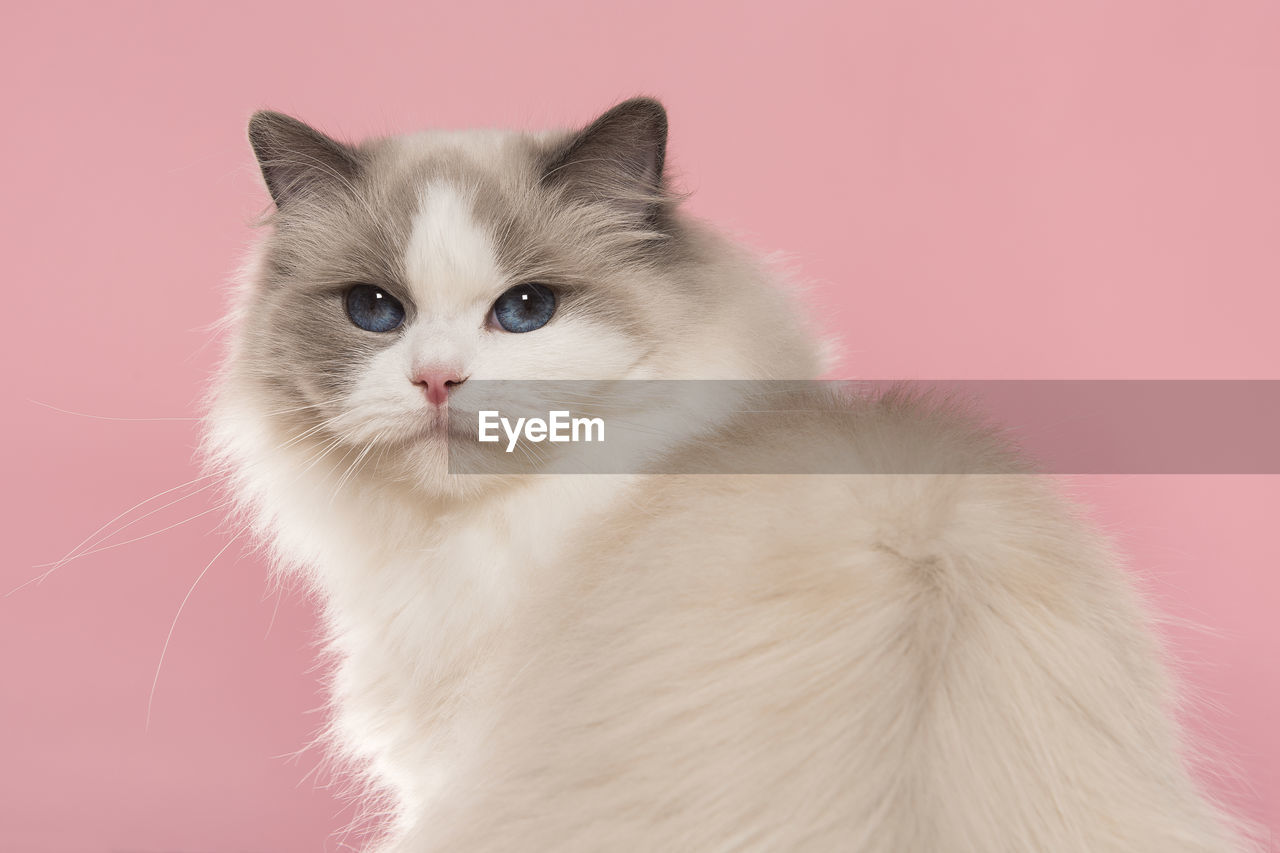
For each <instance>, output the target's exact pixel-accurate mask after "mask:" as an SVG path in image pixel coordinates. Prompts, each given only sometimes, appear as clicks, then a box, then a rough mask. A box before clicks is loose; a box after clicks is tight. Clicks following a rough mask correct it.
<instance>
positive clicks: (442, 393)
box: [413, 367, 467, 406]
mask: <svg viewBox="0 0 1280 853" xmlns="http://www.w3.org/2000/svg"><path fill="white" fill-rule="evenodd" d="M466 381H467V377H465V376H463V375H462V371H460V370H457V369H456V368H451V367H427V368H423V369H421V370H417V371H414V374H413V384H414V385H417V386H418V387H419V388H421V389H422V393H424V394H426V395H427V402H429V403H431V404H432V405H433V406H442V405H444V404H445V403H447V402H448V401H449V392H450V391H452V390H453V389H454V388H457V387H458V386H459V385H461V384H462V383H463V382H466Z"/></svg>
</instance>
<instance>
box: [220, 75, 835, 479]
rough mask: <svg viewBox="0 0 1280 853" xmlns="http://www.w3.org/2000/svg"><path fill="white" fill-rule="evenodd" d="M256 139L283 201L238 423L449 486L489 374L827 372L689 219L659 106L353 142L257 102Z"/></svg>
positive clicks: (245, 338) (234, 395) (781, 304)
mask: <svg viewBox="0 0 1280 853" xmlns="http://www.w3.org/2000/svg"><path fill="white" fill-rule="evenodd" d="M249 139H250V142H251V145H252V148H253V151H254V154H255V155H256V157H257V159H258V163H259V165H260V167H261V171H262V175H263V178H264V179H265V183H266V187H267V189H268V191H269V192H270V195H271V197H272V200H273V202H274V206H275V209H274V211H273V213H272V214H271V216H270V217H269V219H268V225H269V232H268V233H267V235H266V236H265V238H264V240H263V242H262V244H261V246H260V247H259V251H258V253H257V254H256V256H255V259H254V262H253V264H252V268H251V270H250V272H249V273H248V275H247V276H246V280H245V282H244V283H243V287H242V288H241V291H240V293H239V295H238V301H237V304H236V307H235V310H234V311H233V314H232V318H231V320H232V324H233V326H234V329H233V344H232V350H231V356H230V359H229V362H228V365H227V368H226V370H225V372H224V375H223V377H222V387H221V389H220V391H219V396H220V398H221V399H222V401H223V403H225V405H223V406H222V410H223V411H224V412H226V411H231V412H233V414H231V415H230V416H224V417H223V418H222V424H221V428H222V430H223V432H227V431H228V430H230V431H232V432H234V430H236V429H242V430H248V431H252V432H254V433H255V434H256V435H259V436H267V437H269V440H270V441H273V442H296V443H297V445H298V446H300V447H305V448H308V449H309V450H310V449H315V448H321V449H322V448H324V447H326V446H328V447H330V448H331V451H332V452H331V454H330V455H331V456H333V457H335V458H338V457H341V458H343V459H346V460H348V461H349V460H350V459H351V458H353V453H356V452H359V451H360V450H361V449H363V452H364V454H365V455H366V456H367V457H369V459H370V460H371V461H372V460H373V459H374V458H376V459H377V460H378V465H382V466H386V465H388V464H390V466H391V468H392V469H395V470H397V471H398V472H399V476H402V477H404V476H407V477H408V478H411V479H419V480H421V481H422V482H424V483H436V484H437V485H440V484H441V483H443V482H444V480H447V479H448V478H444V480H442V479H441V478H439V477H438V473H439V470H440V468H441V465H442V460H443V447H444V443H445V441H446V439H447V423H448V418H447V417H446V411H448V410H450V409H451V410H452V411H454V412H457V411H458V410H460V409H461V410H467V411H475V410H477V409H482V408H485V401H484V400H483V399H478V398H477V397H478V395H477V393H473V392H472V390H471V389H473V388H476V387H477V386H478V385H479V384H480V383H477V382H476V381H475V380H480V379H504V380H520V379H558V380H571V379H596V378H611V379H612V378H645V379H652V378H811V377H813V376H814V375H815V373H816V370H817V358H816V355H815V348H814V346H813V345H812V343H811V341H810V338H809V336H808V335H807V334H806V333H805V332H804V331H803V329H802V325H801V324H800V323H799V322H798V321H797V319H796V317H795V315H794V312H793V311H792V310H791V308H790V306H789V304H788V302H787V300H786V298H785V297H784V296H783V295H782V294H780V293H779V292H778V291H777V290H776V289H775V288H774V287H773V286H772V282H771V281H769V276H768V275H767V274H765V273H764V272H763V270H762V269H761V268H760V267H759V266H757V265H756V264H755V263H754V262H753V261H752V260H751V259H750V258H749V257H748V256H747V255H746V254H744V253H743V252H741V251H740V250H738V249H736V248H735V247H733V246H732V245H731V244H729V243H727V242H725V241H723V240H721V239H720V238H718V237H717V236H715V235H714V234H713V233H712V232H710V231H708V230H707V229H705V228H704V227H702V226H700V225H698V224H696V223H694V222H691V221H690V220H689V219H688V218H687V217H686V216H685V215H684V214H682V213H681V212H680V211H679V210H677V202H678V198H677V196H675V195H674V194H673V193H672V192H671V191H670V189H669V186H668V178H667V175H666V170H665V167H664V164H665V162H666V146H667V115H666V112H665V110H664V109H663V107H662V105H661V104H659V103H658V102H657V101H654V100H651V99H646V98H637V99H633V100H630V101H626V102H624V103H622V104H620V105H618V106H616V107H614V108H613V109H611V110H609V111H608V112H606V113H604V114H603V115H602V116H600V117H599V118H598V119H596V120H595V121H594V122H592V123H591V124H590V125H589V126H587V127H586V128H585V129H583V130H581V131H578V132H567V133H566V132H553V133H539V134H531V133H518V132H500V131H470V132H427V133H421V134H415V135H407V136H401V137H392V138H386V139H378V140H373V141H370V142H367V143H364V144H360V145H351V144H346V143H343V142H339V141H337V140H334V139H332V138H330V137H328V136H325V135H324V134H322V133H320V132H319V131H317V130H315V129H313V128H311V127H309V126H307V125H305V124H303V123H302V122H300V121H297V120H296V119H292V118H289V117H287V116H284V115H281V114H279V113H271V112H262V113H258V114H256V115H255V116H254V117H253V118H252V120H251V122H250V125H249ZM469 383H470V384H469ZM317 452H318V451H317ZM343 453H345V454H346V455H345V456H342V454H343Z"/></svg>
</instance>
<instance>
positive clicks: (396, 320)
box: [347, 284, 404, 332]
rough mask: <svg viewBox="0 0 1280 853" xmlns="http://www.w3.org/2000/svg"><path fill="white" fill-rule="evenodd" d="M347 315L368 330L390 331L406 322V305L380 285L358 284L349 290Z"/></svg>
mask: <svg viewBox="0 0 1280 853" xmlns="http://www.w3.org/2000/svg"><path fill="white" fill-rule="evenodd" d="M347 316H348V317H350V318H351V322H352V323H355V324H356V325H357V326H359V327H360V328H362V329H364V330H365V331H367V332H390V331H394V330H395V329H398V328H400V324H401V323H403V322H404V306H403V305H401V304H400V301H399V300H398V299H396V298H395V297H394V296H392V295H391V294H390V293H387V292H386V291H385V290H383V289H382V288H380V287H374V286H373V285H372V284H357V285H355V286H354V287H352V288H351V289H350V290H348V291H347Z"/></svg>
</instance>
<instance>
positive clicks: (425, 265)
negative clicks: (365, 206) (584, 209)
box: [366, 130, 548, 310]
mask: <svg viewBox="0 0 1280 853" xmlns="http://www.w3.org/2000/svg"><path fill="white" fill-rule="evenodd" d="M547 145H548V142H547V139H546V137H545V136H538V135H533V134H525V133H513V132H505V131H496V130H479V131H476V130H473V131H427V132H422V133H415V134H410V135H406V136H401V137H395V138H392V139H389V140H385V141H383V142H381V143H379V144H378V145H377V146H376V147H374V148H373V149H372V150H371V152H370V153H371V154H372V157H371V162H370V164H369V168H368V172H367V174H366V180H367V181H369V182H370V183H371V184H372V187H371V188H372V189H373V190H374V196H375V198H376V199H377V202H376V203H377V205H378V207H379V208H381V210H380V213H381V215H382V216H386V217H390V218H391V219H393V220H394V221H395V228H394V231H395V233H397V234H398V235H399V237H400V239H399V240H398V241H397V243H398V245H397V246H396V247H395V253H396V254H397V255H399V266H400V268H401V273H402V276H403V284H404V286H405V287H406V289H407V290H408V291H409V292H410V293H411V294H412V296H413V297H414V299H415V301H416V302H418V303H419V304H420V305H424V306H433V307H435V308H438V309H444V308H448V307H450V306H452V307H456V308H458V309H459V310H462V309H465V308H467V307H468V303H470V302H473V301H485V300H489V301H491V300H492V298H493V296H494V290H495V288H497V289H501V288H502V287H503V286H504V285H503V283H504V281H506V279H507V278H508V277H509V275H510V273H511V271H512V261H513V260H514V257H513V256H514V255H515V254H523V251H522V249H521V245H522V240H521V239H520V237H521V232H522V230H523V229H522V227H521V223H523V222H526V221H527V220H528V219H530V218H533V217H534V216H535V214H534V213H533V211H531V210H526V209H525V208H526V207H528V202H529V201H530V199H531V196H536V194H537V192H536V189H535V187H536V184H537V179H538V176H539V175H540V169H541V166H542V163H543V159H544V157H545V153H546V151H547Z"/></svg>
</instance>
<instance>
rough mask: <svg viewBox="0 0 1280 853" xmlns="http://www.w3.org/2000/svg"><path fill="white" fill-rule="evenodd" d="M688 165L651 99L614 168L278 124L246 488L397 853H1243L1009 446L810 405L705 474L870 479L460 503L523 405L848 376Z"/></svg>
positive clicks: (262, 259) (697, 480)
mask: <svg viewBox="0 0 1280 853" xmlns="http://www.w3.org/2000/svg"><path fill="white" fill-rule="evenodd" d="M666 136H667V125H666V114H665V112H664V110H663V108H662V107H661V105H660V104H658V103H657V102H655V101H653V100H649V99H635V100H630V101H627V102H625V103H622V104H620V105H618V106H616V107H614V108H613V109H611V110H609V111H608V112H606V113H605V114H604V115H602V116H601V117H600V118H598V119H597V120H596V121H595V122H593V123H592V124H591V125H590V126H588V127H587V128H585V129H584V130H582V131H580V132H573V133H570V132H553V133H541V134H529V133H506V132H496V131H475V132H460V133H446V132H429V133H422V134H417V135H408V136H402V137H395V138H389V139H380V140H375V141H371V142H367V143H365V144H362V145H358V146H357V145H348V144H344V143H341V142H338V141H335V140H333V139H330V138H328V137H326V136H325V135H323V134H321V133H320V132H318V131H316V130H313V129H312V128H310V127H308V126H306V125H304V124H302V123H301V122H299V121H296V120H294V119H292V118H288V117H286V116H283V115H280V114H277V113H269V112H264V113H259V114H257V115H255V116H254V117H253V119H252V121H251V123H250V125H249V139H250V142H251V144H252V147H253V150H254V152H255V154H256V156H257V159H258V161H259V164H260V166H261V169H262V173H263V176H264V178H265V181H266V186H267V189H268V190H269V192H270V194H271V196H272V199H273V200H274V203H275V207H276V210H275V212H274V213H273V215H272V216H271V218H270V221H269V224H270V228H269V230H268V232H267V234H266V235H265V236H264V238H263V240H262V241H261V243H260V246H259V249H258V251H257V252H256V253H255V255H254V257H253V259H252V261H251V263H250V264H249V267H248V269H247V270H246V273H245V275H244V277H243V281H242V283H241V287H240V288H239V290H238V292H237V295H236V299H235V303H234V308H233V310H232V312H231V315H230V317H229V323H230V326H231V329H232V336H231V346H230V352H229V355H228V358H227V361H226V364H225V366H224V369H223V371H222V373H221V374H220V376H219V378H218V381H217V387H216V389H215V394H214V399H213V405H212V412H211V415H210V419H209V423H210V428H209V436H210V448H211V452H212V458H213V460H214V464H216V465H217V466H220V469H221V470H223V471H225V472H226V473H227V474H228V475H229V476H230V477H231V479H232V481H233V482H234V488H235V490H236V494H237V496H238V497H239V499H240V500H241V505H242V506H243V507H244V509H245V511H246V514H247V516H248V518H249V520H250V521H251V522H252V523H253V524H254V525H256V529H257V530H258V532H259V534H260V535H261V536H262V537H263V538H264V539H265V540H266V541H268V542H269V543H270V544H271V546H272V548H273V551H274V553H275V554H276V556H277V557H278V559H279V562H280V564H281V565H282V567H284V568H285V569H287V570H289V571H294V572H298V573H300V574H301V576H302V577H304V578H305V579H306V580H307V581H308V582H309V584H310V585H311V586H312V588H313V589H314V590H315V591H316V592H317V593H318V596H319V598H320V600H321V601H322V602H323V606H324V616H325V626H326V631H327V637H328V642H329V649H330V650H331V651H332V653H333V655H334V659H335V663H334V673H333V676H332V684H331V689H332V696H333V703H334V717H333V723H332V729H331V731H330V732H329V735H330V739H331V742H332V744H333V746H334V748H335V750H336V751H337V752H338V753H339V754H341V755H342V756H343V757H344V758H346V759H348V760H349V761H350V762H351V763H352V766H353V767H354V768H355V770H357V771H358V772H359V773H360V774H362V775H361V778H362V779H363V780H365V781H366V782H367V785H366V793H365V794H364V796H366V797H367V798H369V799H368V802H370V803H373V805H372V806H371V808H373V809H375V810H377V809H381V810H382V811H381V813H382V814H383V815H384V821H383V830H382V833H381V835H380V836H379V837H378V839H377V840H376V841H374V842H372V843H373V847H372V848H371V849H375V850H377V851H379V853H424V851H499V850H529V851H544V850H787V851H791V850H841V851H885V853H889V852H890V851H893V853H899V851H974V853H996V851H1019V853H1021V851H1089V853H1099V851H1139V850H1140V851H1153V853H1156V852H1157V851H1158V853H1173V851H1223V850H1228V849H1237V845H1238V842H1237V841H1235V840H1234V836H1233V833H1232V830H1231V829H1230V822H1229V821H1228V820H1227V819H1226V818H1224V817H1223V816H1221V815H1220V814H1219V812H1217V811H1216V810H1215V808H1214V807H1213V806H1212V805H1211V804H1210V803H1209V802H1208V801H1207V800H1206V799H1205V798H1204V797H1202V796H1201V795H1200V794H1199V793H1198V792H1197V790H1196V788H1195V785H1194V784H1193V782H1192V780H1191V778H1190V776H1189V774H1188V772H1187V770H1186V769H1185V767H1184V766H1183V762H1182V757H1181V748H1180V743H1179V739H1178V733H1177V730H1176V726H1175V723H1174V722H1173V720H1172V716H1171V714H1172V704H1173V697H1172V694H1171V689H1170V686H1169V684H1168V681H1167V679H1166V676H1165V673H1164V670H1163V667H1162V664H1161V661H1160V655H1159V650H1158V647H1157V645H1156V643H1155V641H1154V640H1153V638H1152V636H1151V635H1150V633H1149V631H1148V628H1147V626H1146V620H1145V617H1144V616H1143V612H1142V610H1141V608H1140V606H1139V603H1138V601H1137V600H1136V598H1135V596H1134V594H1133V593H1132V592H1131V590H1130V588H1129V586H1128V584H1127V582H1126V579H1125V577H1124V575H1123V573H1122V571H1121V570H1120V569H1119V568H1118V567H1117V561H1116V560H1115V558H1114V557H1112V556H1111V555H1110V554H1109V553H1108V551H1107V548H1106V547H1105V545H1104V544H1103V543H1102V542H1100V541H1099V539H1098V537H1097V536H1095V535H1094V534H1093V533H1092V532H1090V531H1089V530H1088V529H1087V527H1086V526H1085V525H1083V524H1082V523H1081V522H1079V521H1078V520H1077V519H1076V517H1075V515H1074V514H1073V512H1072V510H1071V508H1070V507H1069V506H1068V505H1066V504H1065V503H1064V502H1062V501H1061V500H1060V499H1059V498H1057V497H1056V496H1055V495H1054V493H1053V491H1052V489H1051V488H1050V487H1049V486H1048V485H1047V484H1046V483H1045V482H1043V481H1042V480H1040V479H1039V478H1037V477H1034V476H1030V475H1027V474H1026V473H1025V472H1024V469H1023V467H1022V465H1021V463H1020V462H1018V461H1017V460H1016V458H1015V456H1014V454H1013V453H1012V452H1010V451H1008V450H1007V449H1005V448H1004V447H1003V446H1002V445H1001V444H1000V443H999V441H998V439H996V438H994V437H992V436H991V435H988V434H985V433H983V432H982V431H981V430H976V429H974V428H972V427H969V426H966V425H964V424H963V423H961V422H959V421H957V422H956V423H955V424H954V425H950V426H949V425H948V423H949V422H948V419H947V417H946V416H945V415H939V414H938V413H937V412H933V411H930V410H929V409H928V408H927V407H925V406H922V405H920V404H913V403H911V402H910V401H901V400H899V401H893V400H879V401H875V400H872V401H865V402H863V403H857V404H855V403H853V402H848V403H847V405H848V406H850V407H856V406H861V407H862V408H861V409H860V410H859V412H858V416H857V418H855V419H854V420H853V421H852V422H851V421H849V420H847V419H835V420H831V419H826V420H824V419H823V418H821V417H818V418H810V419H806V420H797V419H795V418H792V417H789V416H787V415H786V414H785V413H783V412H782V411H781V410H784V409H786V408H787V406H782V407H780V413H779V414H778V415H777V416H776V417H765V418H764V419H763V420H758V421H756V422H753V426H752V427H751V429H749V430H748V429H743V428H741V426H740V425H736V424H735V421H734V417H733V414H732V412H728V413H726V412H725V411H721V412H720V416H722V420H716V418H715V417H711V418H710V420H709V421H708V423H707V424H704V425H702V427H703V428H701V429H700V431H695V432H694V433H691V434H690V435H687V436H685V438H684V439H683V440H681V441H680V442H678V446H673V447H671V448H670V453H671V454H673V455H674V456H676V457H678V458H680V457H682V458H684V459H685V460H686V462H687V463H688V467H689V470H690V471H701V472H714V471H716V470H720V469H719V468H718V465H719V464H720V463H721V462H724V463H726V465H727V466H728V467H730V468H731V467H732V462H733V461H734V460H742V459H770V460H772V459H784V460H789V462H794V463H795V464H796V465H797V468H796V470H814V469H813V467H812V465H813V463H814V462H815V461H816V462H817V464H818V470H820V469H821V464H822V460H823V459H824V458H826V457H827V456H828V455H829V454H831V453H833V452H839V453H842V454H844V455H845V456H846V457H848V455H849V454H852V455H853V457H854V458H856V459H858V460H862V461H861V462H860V463H859V464H862V465H863V470H865V471H866V472H867V474H865V475H861V476H859V475H849V476H814V475H810V476H800V475H795V476H785V475H776V476H767V475H757V476H752V475H745V474H743V475H735V476H701V475H698V474H696V473H690V474H687V475H653V474H645V473H644V472H643V470H642V471H640V472H638V473H636V474H632V475H608V476H606V475H597V476H592V475H564V474H559V475H557V474H548V473H545V472H543V473H536V472H535V473H533V474H530V475H525V476H502V475H492V476H476V475H463V474H458V473H451V472H450V468H449V465H448V455H447V451H446V448H447V446H448V444H449V442H450V441H453V442H459V441H465V440H469V439H470V438H472V437H471V436H468V435H463V434H462V433H460V432H457V431H456V430H455V429H454V427H453V426H451V417H450V415H451V413H452V414H456V413H465V414H467V415H468V416H469V417H470V416H473V415H474V413H475V412H477V411H479V410H481V409H484V408H485V407H486V405H489V403H490V401H486V400H485V399H482V397H483V395H484V391H483V390H477V388H478V387H479V386H480V385H482V384H483V383H482V382H481V380H486V379H502V380H535V379H536V380H544V379H559V380H576V379H602V380H603V379H694V378H701V379H706V378H717V379H750V380H772V379H812V378H815V377H817V376H818V375H819V373H820V371H821V369H822V368H821V361H822V359H821V351H822V346H821V343H820V342H819V341H818V340H817V339H816V338H815V336H814V335H813V334H811V333H810V332H809V331H808V330H807V329H806V328H805V325H804V324H803V323H802V322H801V321H800V319H799V315H798V313H797V311H796V310H795V309H794V308H793V305H792V302H791V299H790V297H788V296H787V295H786V294H785V293H784V291H783V290H782V289H780V288H779V287H777V286H776V284H775V282H774V280H773V276H772V275H771V274H770V273H769V272H768V271H767V269H766V268H764V267H763V266H761V265H759V264H757V263H756V262H755V261H753V260H752V258H751V257H750V256H749V255H748V254H746V253H744V252H743V251H742V250H740V249H738V248H736V247H735V246H734V245H732V244H730V243H729V242H727V241H726V240H724V239H722V238H721V237H719V236H717V234H716V233H714V232H713V231H711V230H709V229H708V228H707V227H705V226H704V225H702V224H699V223H698V222H696V221H694V220H692V219H690V218H689V217H687V216H686V215H685V214H684V213H682V212H681V210H680V209H679V208H678V199H677V197H676V195H675V194H673V193H672V192H671V190H670V188H669V186H668V181H667V179H666V177H665V171H664V165H663V161H664V155H665V148H666ZM468 383H470V384H468ZM795 393H796V394H798V395H800V397H801V398H803V397H804V395H805V393H806V392H804V391H796V392H795ZM813 394H815V395H819V396H820V394H819V392H816V391H815V392H813ZM796 402H797V401H796V400H792V401H791V403H792V404H795V403H796ZM813 402H814V401H813V400H808V401H806V400H805V399H800V400H799V404H800V405H799V406H797V407H800V408H802V407H803V405H807V404H811V403H813ZM822 402H823V405H825V406H827V407H828V408H830V406H831V401H830V400H825V401H822ZM838 405H846V404H844V403H839V404H838ZM817 408H822V407H821V406H818V407H817ZM720 416H717V417H720ZM709 417H710V416H709ZM850 423H853V424H854V426H853V428H850V427H849V424H850ZM938 455H942V456H944V457H946V458H947V459H948V464H949V466H950V467H949V468H948V471H947V472H946V473H935V474H930V473H921V474H914V475H907V474H902V473H900V469H899V468H898V462H899V461H901V460H910V459H912V458H916V457H918V456H926V457H927V456H938ZM806 464H807V465H809V466H810V467H808V468H806V467H805V465H806ZM535 468H536V466H535ZM877 472H881V473H877ZM966 472H968V473H966Z"/></svg>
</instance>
